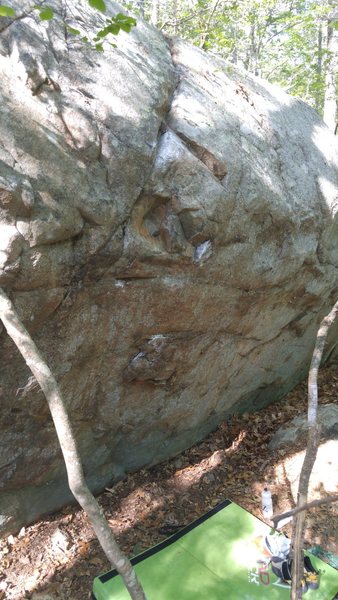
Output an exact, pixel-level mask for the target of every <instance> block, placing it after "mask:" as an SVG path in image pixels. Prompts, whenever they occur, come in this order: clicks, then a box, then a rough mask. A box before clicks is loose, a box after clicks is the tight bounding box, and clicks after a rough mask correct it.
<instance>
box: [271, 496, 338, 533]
mask: <svg viewBox="0 0 338 600" xmlns="http://www.w3.org/2000/svg"><path fill="white" fill-rule="evenodd" d="M331 502H338V494H335V495H333V496H326V497H325V498H318V500H312V502H307V503H306V504H303V505H302V506H296V508H292V509H291V510H288V511H287V512H284V513H281V514H280V515H273V516H272V517H271V521H272V522H273V526H274V528H275V529H276V528H277V527H278V523H279V521H282V520H283V519H287V518H288V517H293V516H294V515H297V514H298V513H299V512H301V511H302V510H309V509H310V508H315V507H316V506H321V505H322V504H331Z"/></svg>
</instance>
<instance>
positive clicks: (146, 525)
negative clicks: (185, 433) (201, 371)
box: [0, 365, 338, 600]
mask: <svg viewBox="0 0 338 600" xmlns="http://www.w3.org/2000/svg"><path fill="white" fill-rule="evenodd" d="M337 397H338V366H337V365H331V366H330V367H326V368H323V369H322V370H321V373H320V376H319V398H320V400H319V402H320V404H331V403H335V402H337ZM306 407H307V391H306V382H303V383H301V384H300V385H298V386H297V387H296V388H295V389H294V390H293V391H292V392H291V393H290V394H289V395H288V396H287V397H286V398H285V399H284V400H283V401H281V402H278V403H275V404H271V405H270V406H268V407H267V408H265V409H263V410H261V411H259V412H256V413H253V414H250V415H249V414H244V415H242V416H236V417H232V418H231V419H229V420H227V422H224V423H221V424H220V426H219V427H218V429H217V430H216V431H214V432H213V433H211V434H210V435H208V437H207V438H205V439H204V440H203V441H201V442H200V443H198V444H196V445H195V446H193V447H192V448H190V449H189V450H186V451H185V452H183V453H182V454H180V455H178V456H176V457H175V458H173V459H171V460H168V461H166V462H163V463H161V464H159V465H157V466H155V467H151V468H149V469H142V470H141V471H138V472H136V473H133V474H131V475H128V477H127V478H126V479H124V480H123V481H121V482H119V483H118V484H117V485H115V486H114V487H113V488H112V489H108V488H107V489H106V490H105V491H104V492H103V493H102V494H101V495H100V496H98V501H99V503H100V505H101V506H102V507H103V509H104V511H105V514H106V516H107V518H108V521H109V523H110V525H111V527H112V530H113V532H114V534H115V536H116V538H117V540H118V542H119V544H120V545H121V547H122V549H123V550H124V551H125V552H126V553H128V554H129V555H134V554H138V553H139V552H141V551H142V550H144V549H146V548H149V547H150V546H153V545H154V544H156V543H158V542H160V541H163V539H165V537H166V536H168V535H169V533H170V531H171V530H172V529H173V528H174V527H175V526H184V525H187V524H188V523H189V522H191V521H193V520H194V519H196V518H198V517H200V516H201V515H202V514H203V513H205V512H206V511H208V510H209V509H211V508H212V507H214V506H215V505H217V504H218V503H219V502H221V501H222V500H224V499H226V498H229V499H230V500H233V501H235V502H237V503H238V504H239V505H240V506H242V507H243V508H245V509H247V510H248V511H250V512H251V513H252V514H254V515H255V516H257V517H259V518H262V515H261V510H260V499H261V492H262V489H263V487H264V485H266V484H268V485H269V487H270V489H271V491H272V493H273V500H274V509H275V512H283V511H285V510H288V509H290V508H292V507H293V506H294V498H293V496H292V486H291V484H290V481H289V480H287V478H286V476H285V469H283V465H284V464H285V461H286V460H288V459H290V457H292V456H294V455H296V454H297V453H298V452H300V451H301V450H303V449H304V447H305V444H304V441H303V442H299V441H298V442H297V443H295V444H293V445H292V447H290V446H288V447H287V448H285V447H284V448H283V449H280V450H277V451H274V452H271V450H269V448H268V443H269V441H270V439H271V438H272V436H273V434H274V433H275V432H276V431H277V429H278V428H279V427H281V426H282V425H285V424H287V423H288V422H290V421H291V420H292V419H293V418H294V417H295V416H296V415H299V414H302V413H303V414H306ZM332 458H333V460H336V457H332ZM322 475H323V474H322V472H321V470H320V469H319V470H316V468H315V469H314V472H313V475H312V482H313V484H314V488H315V489H317V491H318V490H319V491H320V493H321V494H322V495H325V492H326V490H325V486H324V485H323V477H322ZM331 483H333V484H334V485H335V486H338V475H337V480H336V481H335V482H331ZM316 497H318V495H317V496H316ZM312 498H314V496H312ZM283 531H285V532H286V533H287V534H290V532H291V531H290V525H287V526H286V527H284V528H283ZM337 540H338V504H337V503H336V504H331V505H324V506H322V507H319V508H316V509H314V510H312V511H311V513H308V517H307V530H306V546H307V547H311V546H314V545H316V544H318V545H320V546H321V548H323V549H324V550H326V551H327V552H331V553H333V554H336V555H337V554H338V546H337V544H338V543H337ZM107 570H109V564H108V562H107V560H106V559H105V557H104V555H103V553H102V551H101V549H100V547H99V545H98V542H97V541H96V539H95V536H94V533H93V530H92V528H91V526H90V525H89V524H88V521H87V518H86V516H85V515H84V514H83V512H82V511H80V510H79V509H77V508H76V507H74V506H68V507H66V508H65V509H63V510H62V511H61V512H58V513H56V514H53V515H51V516H49V517H45V518H44V519H41V520H40V521H38V522H36V523H34V524H33V525H31V526H29V527H26V528H23V529H22V530H21V531H20V533H19V534H18V535H16V536H9V537H8V538H6V539H3V540H1V541H0V600H5V599H6V600H21V599H22V598H28V599H31V600H59V599H60V600H88V599H89V598H90V594H91V588H92V582H93V579H94V577H96V576H97V575H99V574H101V573H103V572H105V571H107Z"/></svg>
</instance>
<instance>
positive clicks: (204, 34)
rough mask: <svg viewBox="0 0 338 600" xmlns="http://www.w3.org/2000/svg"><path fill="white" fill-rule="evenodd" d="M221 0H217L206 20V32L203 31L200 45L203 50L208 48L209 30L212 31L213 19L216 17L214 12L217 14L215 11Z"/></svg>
mask: <svg viewBox="0 0 338 600" xmlns="http://www.w3.org/2000/svg"><path fill="white" fill-rule="evenodd" d="M220 1H221V0H215V2H214V6H213V8H212V11H211V13H210V15H209V18H208V19H207V22H206V25H205V28H204V32H203V33H202V36H201V41H200V43H199V47H200V48H202V49H203V50H205V49H206V42H207V39H208V35H209V31H210V27H211V23H212V19H213V17H214V14H215V12H216V10H217V7H218V5H219V3H220Z"/></svg>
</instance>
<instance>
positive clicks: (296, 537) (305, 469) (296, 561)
mask: <svg viewBox="0 0 338 600" xmlns="http://www.w3.org/2000/svg"><path fill="white" fill-rule="evenodd" d="M337 314H338V302H336V304H335V305H334V307H333V308H332V310H331V311H330V313H329V314H328V315H327V316H326V317H325V318H324V319H323V320H322V322H321V324H320V327H319V330H318V333H317V339H316V344H315V348H314V351H313V355H312V361H311V365H310V371H309V377H308V427H309V429H308V444H307V448H306V453H305V457H304V462H303V466H302V470H301V473H300V477H299V484H298V494H297V508H301V507H302V506H303V505H304V504H306V503H307V495H308V487H309V480H310V476H311V471H312V467H313V464H314V462H315V460H316V454H317V449H318V444H319V440H320V427H319V425H318V423H317V407H318V387H317V378H318V370H319V367H320V362H321V359H322V356H323V351H324V346H325V341H326V337H327V334H328V331H329V329H330V327H331V325H332V324H333V322H334V320H335V318H336V316H337ZM305 517H306V511H305V510H301V511H300V512H298V514H297V515H296V517H295V518H294V520H293V526H292V538H291V539H292V557H293V565H292V584H291V600H299V599H300V598H302V586H301V580H302V577H303V574H304V554H303V539H304V526H305Z"/></svg>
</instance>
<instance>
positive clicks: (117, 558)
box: [0, 288, 146, 600]
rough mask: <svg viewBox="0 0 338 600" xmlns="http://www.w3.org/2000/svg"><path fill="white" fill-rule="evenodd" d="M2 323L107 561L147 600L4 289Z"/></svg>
mask: <svg viewBox="0 0 338 600" xmlns="http://www.w3.org/2000/svg"><path fill="white" fill-rule="evenodd" d="M0 319H1V320H2V322H3V324H4V326H5V328H6V330H7V333H8V335H9V336H10V337H11V338H12V340H13V342H14V343H15V345H16V346H17V348H18V349H19V351H20V353H21V354H22V356H23V358H24V360H25V362H26V364H27V366H28V367H29V369H30V370H31V371H32V373H33V375H34V376H35V378H36V380H37V382H38V383H39V385H40V387H41V389H42V391H43V393H44V395H45V397H46V400H47V402H48V406H49V409H50V412H51V415H52V418H53V421H54V425H55V429H56V433H57V436H58V439H59V443H60V447H61V450H62V454H63V457H64V460H65V464H66V469H67V475H68V483H69V487H70V490H71V492H72V493H73V495H74V497H75V498H76V500H77V501H78V503H79V504H80V506H81V507H82V508H83V510H84V511H85V512H86V514H87V516H88V518H89V520H90V522H91V525H92V526H93V529H94V531H95V533H96V536H97V538H98V540H99V542H100V544H101V547H102V549H103V551H104V553H105V555H106V557H107V558H108V560H109V562H110V563H111V565H112V566H113V567H114V568H115V569H116V570H117V571H118V572H119V573H120V575H121V577H122V579H123V581H124V583H125V585H126V587H127V590H128V592H129V594H130V597H131V598H132V599H133V600H146V597H145V594H144V592H143V590H142V588H141V586H140V583H139V581H138V579H137V577H136V574H135V571H134V570H133V567H132V566H131V563H130V561H129V560H128V558H127V557H126V556H125V555H124V554H123V553H122V551H121V550H120V548H119V547H118V545H117V543H116V541H115V539H114V536H113V534H112V532H111V530H110V528H109V525H108V523H107V521H106V519H105V517H104V514H103V511H102V509H101V508H100V506H99V505H98V503H97V501H96V500H95V498H94V496H93V495H92V493H91V491H90V490H89V488H88V486H87V484H86V482H85V478H84V474H83V470H82V465H81V460H80V455H79V452H78V449H77V445H76V441H75V437H74V434H73V431H72V426H71V423H70V420H69V416H68V413H67V409H66V406H65V402H64V400H63V398H62V395H61V391H60V389H59V386H58V384H57V382H56V380H55V378H54V376H53V374H52V372H51V371H50V369H49V368H48V366H47V365H46V363H45V361H44V360H43V358H42V357H41V355H40V353H39V350H38V349H37V347H36V345H35V343H34V342H33V340H32V339H31V337H30V335H29V333H28V332H27V330H26V329H25V327H24V326H23V324H22V322H21V321H20V319H19V317H18V315H17V313H16V311H15V308H14V306H13V304H12V302H11V301H10V300H9V298H8V296H7V295H6V294H5V292H4V291H3V290H2V289H1V288H0Z"/></svg>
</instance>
